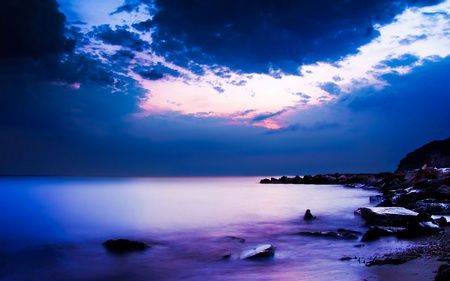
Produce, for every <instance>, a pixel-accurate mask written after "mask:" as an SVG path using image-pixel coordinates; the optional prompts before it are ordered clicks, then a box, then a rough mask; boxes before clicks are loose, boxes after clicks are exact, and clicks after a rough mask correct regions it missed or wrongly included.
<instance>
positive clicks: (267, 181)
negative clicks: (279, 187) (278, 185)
mask: <svg viewBox="0 0 450 281" xmlns="http://www.w3.org/2000/svg"><path fill="white" fill-rule="evenodd" d="M259 183H271V181H270V180H269V179H262V180H260V181H259Z"/></svg>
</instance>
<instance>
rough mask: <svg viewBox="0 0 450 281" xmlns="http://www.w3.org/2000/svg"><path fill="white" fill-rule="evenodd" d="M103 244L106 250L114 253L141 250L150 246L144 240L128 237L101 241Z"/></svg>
mask: <svg viewBox="0 0 450 281" xmlns="http://www.w3.org/2000/svg"><path fill="white" fill-rule="evenodd" d="M103 246H105V248H106V249H107V250H108V251H110V252H114V253H126V252H134V251H142V250H146V249H148V248H150V246H149V245H147V244H146V243H144V242H140V241H133V240H128V239H116V240H112V239H111V240H107V241H105V242H103Z"/></svg>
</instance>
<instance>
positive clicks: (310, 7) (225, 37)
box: [152, 0, 441, 74]
mask: <svg viewBox="0 0 450 281" xmlns="http://www.w3.org/2000/svg"><path fill="white" fill-rule="evenodd" d="M439 2H441V0H434V1H417V0H414V1H413V0H403V1H391V0H382V1H375V0H371V1H360V0H350V1H335V0H319V1H275V0H274V1H270V0H268V1H240V0H239V1H238V0H231V1H230V0H227V1H198V0H191V1H179V0H160V1H159V0H157V1H156V2H155V6H156V8H157V9H158V10H157V11H158V12H157V13H156V15H155V16H154V18H153V19H152V25H154V31H155V33H154V34H153V38H154V41H153V43H152V47H153V49H154V51H155V52H156V53H157V54H158V55H161V56H164V57H166V59H167V60H169V61H171V62H174V63H176V64H179V65H181V66H186V65H187V64H188V63H189V62H190V61H192V60H194V61H196V62H199V63H201V64H211V63H217V64H219V65H226V66H229V67H230V68H231V69H232V70H241V71H244V72H259V73H269V72H270V71H269V69H280V70H281V71H282V72H283V73H293V74H298V70H297V69H298V66H299V65H300V64H302V63H311V62H315V61H317V60H336V59H339V58H340V57H342V56H345V55H348V54H351V53H356V52H358V47H360V46H361V45H362V44H365V43H368V42H370V41H371V40H372V39H373V38H374V37H376V36H378V32H377V31H376V30H374V29H373V24H374V23H381V24H386V23H389V22H390V21H392V20H393V18H394V17H395V15H397V14H398V13H400V12H402V11H403V10H404V9H405V8H406V7H408V6H423V5H431V4H436V3H439Z"/></svg>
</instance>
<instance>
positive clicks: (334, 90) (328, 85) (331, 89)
mask: <svg viewBox="0 0 450 281" xmlns="http://www.w3.org/2000/svg"><path fill="white" fill-rule="evenodd" d="M319 88H321V89H322V90H324V91H326V92H328V93H329V94H330V95H333V96H339V95H340V94H341V87H339V85H338V84H336V83H333V82H325V83H321V84H319Z"/></svg>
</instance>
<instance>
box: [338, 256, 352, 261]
mask: <svg viewBox="0 0 450 281" xmlns="http://www.w3.org/2000/svg"><path fill="white" fill-rule="evenodd" d="M352 259H353V258H352V257H342V258H340V259H339V260H340V261H351V260H352Z"/></svg>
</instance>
